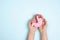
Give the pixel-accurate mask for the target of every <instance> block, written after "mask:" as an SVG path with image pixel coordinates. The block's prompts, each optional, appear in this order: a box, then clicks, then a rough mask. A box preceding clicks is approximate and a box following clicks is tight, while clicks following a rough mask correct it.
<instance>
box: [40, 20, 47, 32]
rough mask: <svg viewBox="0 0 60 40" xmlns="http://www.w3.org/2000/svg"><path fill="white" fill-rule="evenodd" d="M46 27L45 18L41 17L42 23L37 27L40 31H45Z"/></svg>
mask: <svg viewBox="0 0 60 40" xmlns="http://www.w3.org/2000/svg"><path fill="white" fill-rule="evenodd" d="M46 29H47V22H46V20H45V19H43V24H42V26H40V27H39V30H40V32H45V31H46Z"/></svg>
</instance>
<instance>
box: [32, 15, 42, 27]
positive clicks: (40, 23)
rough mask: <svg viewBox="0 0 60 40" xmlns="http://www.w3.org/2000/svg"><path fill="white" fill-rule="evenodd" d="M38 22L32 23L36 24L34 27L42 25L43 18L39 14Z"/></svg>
mask: <svg viewBox="0 0 60 40" xmlns="http://www.w3.org/2000/svg"><path fill="white" fill-rule="evenodd" d="M37 21H38V22H37V23H32V26H34V27H39V26H42V21H43V19H42V18H38V16H37Z"/></svg>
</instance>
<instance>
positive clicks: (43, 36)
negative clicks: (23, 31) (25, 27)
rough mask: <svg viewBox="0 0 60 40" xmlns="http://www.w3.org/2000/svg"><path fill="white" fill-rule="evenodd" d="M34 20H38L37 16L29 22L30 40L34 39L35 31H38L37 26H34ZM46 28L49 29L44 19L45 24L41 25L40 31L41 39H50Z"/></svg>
mask: <svg viewBox="0 0 60 40" xmlns="http://www.w3.org/2000/svg"><path fill="white" fill-rule="evenodd" d="M32 22H36V19H35V17H34V18H33V19H31V20H30V22H29V28H30V29H29V35H28V40H34V35H35V31H36V29H37V28H36V27H33V26H32ZM46 29H47V22H46V20H45V19H44V21H43V25H42V26H40V27H39V31H40V33H41V34H40V35H41V38H40V39H41V40H48V38H47V33H46Z"/></svg>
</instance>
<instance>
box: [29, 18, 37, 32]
mask: <svg viewBox="0 0 60 40" xmlns="http://www.w3.org/2000/svg"><path fill="white" fill-rule="evenodd" d="M33 22H36V20H35V18H33V19H31V20H30V22H29V28H30V31H31V32H35V31H36V27H34V26H32V23H33Z"/></svg>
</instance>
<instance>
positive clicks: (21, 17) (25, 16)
mask: <svg viewBox="0 0 60 40" xmlns="http://www.w3.org/2000/svg"><path fill="white" fill-rule="evenodd" d="M36 13H40V14H42V15H43V16H44V17H45V18H46V20H47V23H48V28H47V35H48V40H60V0H0V40H26V38H27V35H28V30H29V29H28V26H27V23H28V20H29V19H31V18H32V17H33V15H35V14H36ZM39 34H40V33H39V31H38V30H36V32H35V38H34V39H35V40H39V39H40V36H39Z"/></svg>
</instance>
